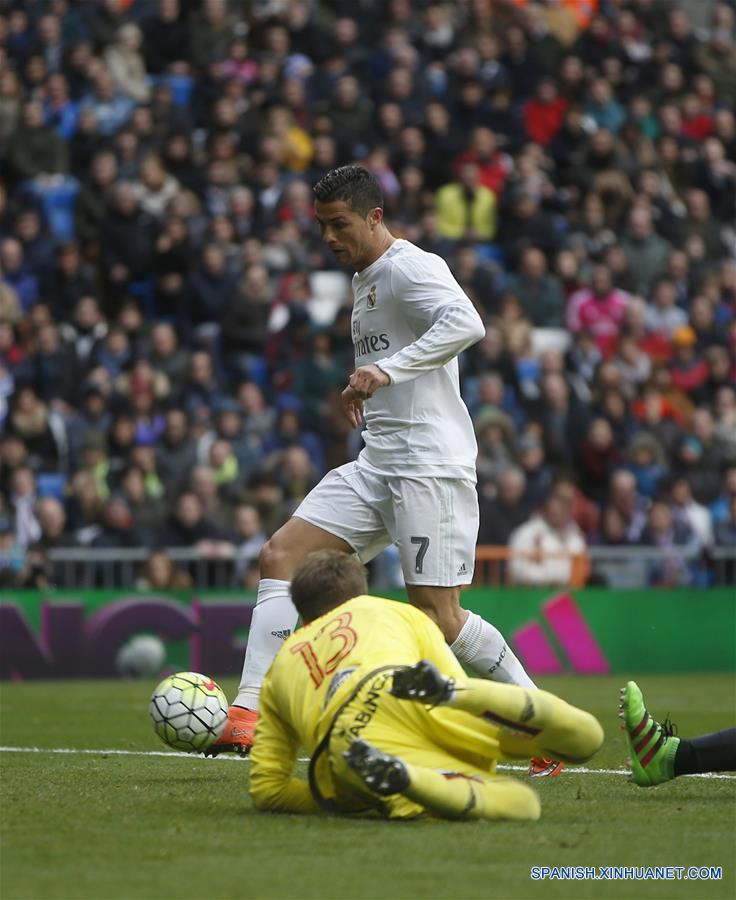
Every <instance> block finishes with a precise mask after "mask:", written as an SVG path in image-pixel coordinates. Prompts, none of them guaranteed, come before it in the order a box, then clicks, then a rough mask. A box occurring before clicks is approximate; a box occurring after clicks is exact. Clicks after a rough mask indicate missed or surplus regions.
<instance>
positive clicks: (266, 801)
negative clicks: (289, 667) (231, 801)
mask: <svg viewBox="0 0 736 900" xmlns="http://www.w3.org/2000/svg"><path fill="white" fill-rule="evenodd" d="M298 750H299V739H298V738H297V736H296V733H295V732H294V730H293V729H292V728H291V726H290V725H289V724H288V723H287V722H285V721H284V720H283V719H282V718H281V716H280V715H279V713H278V710H277V708H276V707H275V705H274V704H273V702H272V699H271V691H270V690H269V684H268V676H267V677H266V681H265V683H264V685H263V690H262V692H261V709H260V716H259V719H258V727H257V729H256V738H255V742H254V744H253V749H252V750H251V753H250V759H251V768H250V796H251V799H252V800H253V803H254V804H255V806H256V808H257V809H261V810H267V811H270V812H283V813H316V812H319V811H320V808H319V806H318V805H317V803H316V801H315V800H314V798H313V797H312V794H311V791H310V790H309V785H308V784H307V782H306V781H303V780H302V779H300V778H296V777H294V765H295V764H296V757H297V752H298Z"/></svg>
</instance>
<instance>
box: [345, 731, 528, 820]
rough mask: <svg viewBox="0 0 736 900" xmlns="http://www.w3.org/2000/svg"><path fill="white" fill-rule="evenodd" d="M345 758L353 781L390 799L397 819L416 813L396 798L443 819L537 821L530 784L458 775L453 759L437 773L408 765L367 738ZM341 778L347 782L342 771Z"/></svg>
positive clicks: (391, 812) (390, 811)
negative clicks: (399, 797)
mask: <svg viewBox="0 0 736 900" xmlns="http://www.w3.org/2000/svg"><path fill="white" fill-rule="evenodd" d="M342 755H343V759H344V762H345V764H346V765H347V767H348V768H349V769H350V770H352V773H353V775H354V777H355V776H357V778H358V779H359V780H360V781H361V782H362V784H363V785H364V786H365V787H367V788H368V789H369V790H370V791H372V792H373V793H376V794H378V795H379V796H380V797H384V798H387V801H388V802H387V803H386V805H385V808H386V811H387V813H388V814H389V815H390V816H392V817H394V818H400V817H407V816H408V815H411V814H412V813H413V809H412V807H411V806H407V805H406V804H404V803H401V802H400V801H398V802H397V797H396V795H401V797H402V798H406V799H407V800H409V801H411V803H412V804H415V805H416V806H417V807H419V808H420V809H421V810H426V811H427V812H429V813H432V814H433V815H435V816H438V817H440V818H443V819H458V820H462V819H517V820H536V819H538V818H539V814H540V805H539V799H538V797H537V795H536V794H535V793H534V791H533V790H532V789H531V788H529V787H528V786H527V785H525V784H522V783H521V782H519V781H514V780H513V779H511V778H499V777H495V776H494V777H487V776H483V775H481V774H479V773H478V774H474V775H471V774H466V773H464V772H459V771H456V770H455V766H456V765H457V761H456V760H453V759H452V757H447V759H446V760H444V761H443V762H444V765H443V767H442V769H440V770H438V769H435V768H428V767H426V766H419V765H413V764H411V763H408V762H405V761H404V760H403V759H400V758H399V757H398V756H393V755H391V754H388V753H384V752H382V751H381V750H379V749H377V748H376V747H373V746H372V745H371V744H369V743H367V742H366V741H363V740H357V741H353V743H352V744H350V746H349V747H348V748H347V750H345V751H344V752H343V754H342ZM341 777H342V779H343V780H345V777H346V776H345V773H344V772H343V774H342V776H341ZM392 798H393V802H391V799H392Z"/></svg>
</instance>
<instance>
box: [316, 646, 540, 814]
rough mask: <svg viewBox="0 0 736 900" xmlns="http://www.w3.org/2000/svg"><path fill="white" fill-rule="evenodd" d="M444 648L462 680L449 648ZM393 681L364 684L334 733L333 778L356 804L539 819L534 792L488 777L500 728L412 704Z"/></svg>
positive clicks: (405, 810) (415, 811) (392, 811)
mask: <svg viewBox="0 0 736 900" xmlns="http://www.w3.org/2000/svg"><path fill="white" fill-rule="evenodd" d="M441 650H442V651H443V652H442V653H440V654H439V655H440V656H442V657H444V658H445V660H449V668H450V669H452V670H454V671H455V672H456V673H457V675H458V677H462V675H463V673H462V669H460V667H459V666H458V665H457V663H456V662H455V661H454V660H452V659H451V657H450V654H449V653H448V651H447V647H446V646H444V645H442V647H441ZM394 677H395V676H394ZM392 682H393V677H382V678H379V679H376V680H374V681H372V682H371V683H370V685H366V686H365V687H364V688H363V690H362V692H361V693H360V694H358V696H356V697H355V698H354V700H353V701H352V702H351V703H350V704H349V705H348V706H346V707H345V708H343V710H342V711H341V713H340V715H339V716H338V718H337V719H336V721H335V723H334V726H333V729H332V733H331V737H330V743H329V759H330V772H331V773H332V776H333V777H334V778H336V779H337V780H338V782H339V784H340V785H341V789H342V791H344V792H345V793H346V794H347V795H348V797H350V798H351V800H352V801H353V802H355V800H356V799H357V800H359V801H361V802H363V803H364V804H365V805H367V806H373V807H376V808H378V809H380V810H381V811H382V812H383V814H384V815H386V816H388V817H390V818H401V819H406V818H414V817H416V816H419V815H423V814H426V813H427V812H430V813H433V814H434V815H438V816H442V817H445V818H450V819H454V818H494V819H498V818H505V819H536V818H538V817H539V802H538V800H537V797H536V795H535V793H534V792H533V791H532V790H531V789H530V788H528V787H527V786H526V785H524V784H523V783H521V782H517V781H514V780H512V779H505V778H504V779H499V778H496V777H495V776H493V775H492V774H491V773H492V771H493V767H494V763H495V759H496V757H497V756H498V747H499V745H498V740H497V736H498V729H496V728H495V727H494V726H491V725H488V724H486V723H483V722H480V721H479V720H477V719H474V718H473V717H471V716H468V715H466V714H464V713H458V712H456V711H454V710H449V709H444V708H441V709H435V710H428V708H427V707H426V706H425V705H422V704H418V703H409V704H407V703H405V702H404V701H403V700H399V699H397V698H396V697H394V696H393V695H392V694H391V685H392ZM381 798H382V799H381Z"/></svg>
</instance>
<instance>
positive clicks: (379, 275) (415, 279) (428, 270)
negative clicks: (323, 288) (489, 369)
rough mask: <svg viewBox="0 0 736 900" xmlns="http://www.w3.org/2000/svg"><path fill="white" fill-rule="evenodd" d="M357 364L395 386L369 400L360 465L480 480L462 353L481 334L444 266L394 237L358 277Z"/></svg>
mask: <svg viewBox="0 0 736 900" xmlns="http://www.w3.org/2000/svg"><path fill="white" fill-rule="evenodd" d="M353 293H354V303H353V316H352V334H353V345H354V347H355V366H356V368H357V367H358V366H363V365H368V364H371V363H372V364H374V365H377V366H379V367H380V368H381V369H382V370H383V371H384V372H385V373H386V374H387V375H388V376H389V378H390V379H391V383H390V384H389V385H388V386H386V387H383V388H380V389H379V390H378V391H376V393H375V394H374V395H373V396H372V397H371V398H370V399H369V400H367V401H366V402H365V404H364V412H365V422H366V431H365V433H364V439H365V448H364V450H363V451H362V452H361V454H360V459H361V460H362V461H363V462H365V463H367V464H368V465H369V466H371V467H372V468H374V469H376V470H378V471H380V472H382V473H385V474H389V475H393V474H401V475H412V474H416V475H430V476H438V477H445V478H472V479H475V458H476V454H477V445H476V442H475V434H474V431H473V423H472V421H471V418H470V415H469V413H468V410H467V408H466V406H465V404H464V402H463V400H462V397H461V396H460V379H459V375H458V363H457V356H458V354H459V353H461V352H462V351H463V350H465V349H466V348H467V347H470V346H471V345H472V344H475V343H476V342H477V341H479V340H480V339H481V338H482V337H483V336H484V334H485V327H484V325H483V322H482V321H481V318H480V316H479V315H478V313H477V312H476V310H475V308H474V307H473V304H472V303H471V302H470V299H469V298H468V296H467V295H466V294H465V293H464V291H463V290H462V288H461V287H460V285H459V284H458V283H457V281H456V280H455V278H454V277H453V275H452V273H451V272H450V269H449V267H448V266H447V263H446V262H445V261H444V260H443V259H441V258H440V257H439V256H437V255H435V254H434V253H427V252H425V251H424V250H421V249H420V248H419V247H416V246H415V245H414V244H411V243H410V242H409V241H404V240H397V241H395V242H394V243H393V244H392V245H391V246H390V247H389V249H388V250H387V251H386V252H385V253H384V254H383V255H382V256H381V257H379V259H377V260H376V261H375V262H374V263H372V264H371V265H370V266H368V267H367V268H365V269H363V270H362V271H361V272H357V273H356V274H355V275H354V276H353Z"/></svg>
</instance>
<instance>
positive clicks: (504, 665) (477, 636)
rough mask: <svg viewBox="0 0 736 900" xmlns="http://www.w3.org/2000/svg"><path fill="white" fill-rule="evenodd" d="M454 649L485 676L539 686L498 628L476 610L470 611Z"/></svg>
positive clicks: (475, 670) (464, 660)
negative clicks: (475, 611) (527, 672)
mask: <svg viewBox="0 0 736 900" xmlns="http://www.w3.org/2000/svg"><path fill="white" fill-rule="evenodd" d="M450 649H451V650H452V652H453V653H454V654H455V656H456V657H457V658H458V659H459V660H460V662H461V663H465V665H466V666H468V668H470V669H472V670H473V671H474V672H475V673H476V674H477V675H479V676H480V677H481V678H488V679H490V680H491V681H502V682H504V684H517V685H519V686H520V687H536V685H535V684H534V682H533V681H532V680H531V678H530V677H529V676H528V675H527V674H526V670H525V669H524V666H522V664H521V663H520V662H519V660H518V659H517V657H516V655H515V653H514V651H513V650H512V649H511V647H509V645H508V644H507V643H506V641H505V640H504V636H503V635H502V634H501V632H500V631H499V630H498V628H494V626H493V625H491V624H490V622H486V621H485V619H481V617H480V616H478V615H476V614H475V613H472V612H471V613H468V618H467V619H466V620H465V624H464V625H463V627H462V628H461V629H460V634H459V635H458V636H457V637H456V638H455V640H454V642H453V643H452V644H450Z"/></svg>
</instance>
